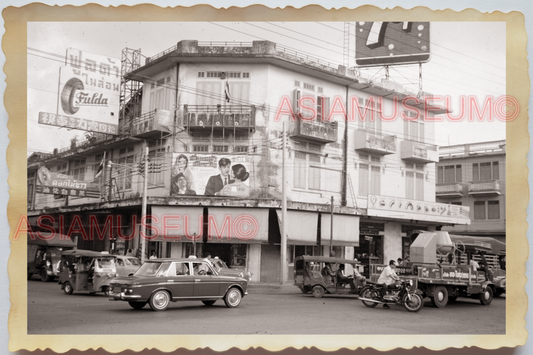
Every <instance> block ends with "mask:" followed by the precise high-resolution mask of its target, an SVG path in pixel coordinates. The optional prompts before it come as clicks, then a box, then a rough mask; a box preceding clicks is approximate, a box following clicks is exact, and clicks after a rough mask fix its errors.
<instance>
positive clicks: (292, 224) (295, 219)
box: [276, 210, 318, 245]
mask: <svg viewBox="0 0 533 355" xmlns="http://www.w3.org/2000/svg"><path fill="white" fill-rule="evenodd" d="M276 213H277V214H278V221H279V226H280V232H281V224H282V221H281V210H276ZM287 220H288V223H287V230H286V233H287V244H290V245H317V228H318V213H317V212H300V211H287Z"/></svg>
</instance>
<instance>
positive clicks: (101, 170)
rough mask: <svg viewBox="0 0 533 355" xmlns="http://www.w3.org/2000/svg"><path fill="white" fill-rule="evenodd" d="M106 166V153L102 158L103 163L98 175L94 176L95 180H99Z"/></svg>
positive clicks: (99, 167)
mask: <svg viewBox="0 0 533 355" xmlns="http://www.w3.org/2000/svg"><path fill="white" fill-rule="evenodd" d="M104 165H105V152H104V156H103V157H102V161H101V162H100V165H99V166H98V169H97V170H96V174H95V175H94V178H95V179H98V178H99V177H100V175H102V173H103V172H104Z"/></svg>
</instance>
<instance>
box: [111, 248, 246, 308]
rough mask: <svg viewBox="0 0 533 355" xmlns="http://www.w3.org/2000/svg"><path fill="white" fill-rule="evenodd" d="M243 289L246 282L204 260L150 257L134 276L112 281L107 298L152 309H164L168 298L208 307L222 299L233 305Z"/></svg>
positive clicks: (235, 304)
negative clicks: (228, 274) (218, 269)
mask: <svg viewBox="0 0 533 355" xmlns="http://www.w3.org/2000/svg"><path fill="white" fill-rule="evenodd" d="M247 290H248V281H246V280H245V279H243V278H240V277H233V276H226V275H222V274H220V273H219V272H218V271H217V269H216V268H215V267H214V266H213V264H212V263H211V262H210V261H209V260H208V259H196V258H181V259H154V260H147V261H146V262H145V263H144V264H143V265H142V266H141V267H140V268H139V270H137V272H136V273H135V274H134V275H132V276H128V277H118V278H116V279H114V280H112V282H111V289H110V293H109V297H110V300H111V301H113V300H115V301H126V302H128V303H129V305H130V306H131V307H132V308H134V309H141V308H143V307H144V306H145V305H146V304H147V303H149V304H150V307H151V308H152V310H154V311H164V310H165V309H166V308H167V307H168V305H169V304H170V301H172V302H176V301H182V300H183V301H184V300H197V301H202V302H203V304H205V305H206V306H212V305H213V304H215V302H216V301H217V300H219V299H223V300H224V303H225V304H226V306H227V307H229V308H233V307H237V306H238V305H239V304H240V303H241V300H242V297H243V296H245V295H247V294H248V291H247Z"/></svg>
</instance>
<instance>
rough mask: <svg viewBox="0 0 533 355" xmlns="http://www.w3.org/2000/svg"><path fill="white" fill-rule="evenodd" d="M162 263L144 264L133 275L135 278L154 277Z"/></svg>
mask: <svg viewBox="0 0 533 355" xmlns="http://www.w3.org/2000/svg"><path fill="white" fill-rule="evenodd" d="M161 265H163V262H154V261H152V262H146V263H144V264H143V265H142V266H141V267H140V268H139V270H137V272H136V273H135V276H155V275H156V274H157V273H158V271H159V269H160V268H161Z"/></svg>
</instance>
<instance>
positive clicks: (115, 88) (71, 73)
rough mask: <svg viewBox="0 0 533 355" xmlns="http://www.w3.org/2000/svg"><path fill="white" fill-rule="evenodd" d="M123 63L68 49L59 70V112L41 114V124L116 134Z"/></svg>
mask: <svg viewBox="0 0 533 355" xmlns="http://www.w3.org/2000/svg"><path fill="white" fill-rule="evenodd" d="M119 96H120V60H119V59H115V58H109V57H106V56H102V55H97V54H91V53H87V52H83V51H81V50H78V49H73V48H69V49H67V54H66V61H65V65H64V66H62V67H61V68H60V74H59V93H58V103H57V112H56V113H50V112H39V123H41V124H46V125H51V126H59V127H66V128H71V129H79V130H83V131H91V132H99V133H106V134H117V132H118V116H119V106H120V97H119Z"/></svg>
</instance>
